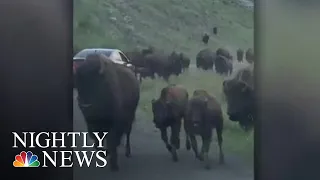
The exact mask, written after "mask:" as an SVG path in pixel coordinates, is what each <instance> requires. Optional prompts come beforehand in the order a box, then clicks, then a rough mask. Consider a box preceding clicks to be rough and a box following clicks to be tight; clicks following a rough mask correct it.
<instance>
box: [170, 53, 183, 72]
mask: <svg viewBox="0 0 320 180" xmlns="http://www.w3.org/2000/svg"><path fill="white" fill-rule="evenodd" d="M168 61H169V62H170V63H171V65H170V66H169V67H168V70H169V71H171V73H172V74H174V75H176V76H178V75H179V74H181V73H182V70H183V66H182V57H181V55H180V54H178V53H177V52H175V51H173V52H172V53H171V55H169V56H168Z"/></svg>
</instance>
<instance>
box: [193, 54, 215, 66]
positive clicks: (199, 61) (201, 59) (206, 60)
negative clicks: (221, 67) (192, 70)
mask: <svg viewBox="0 0 320 180" xmlns="http://www.w3.org/2000/svg"><path fill="white" fill-rule="evenodd" d="M215 59H216V53H215V52H213V51H211V50H210V49H203V50H201V51H200V52H199V53H198V54H197V57H196V65H197V68H202V69H204V70H212V69H213V64H214V63H215Z"/></svg>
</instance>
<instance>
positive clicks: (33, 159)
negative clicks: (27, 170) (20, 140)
mask: <svg viewBox="0 0 320 180" xmlns="http://www.w3.org/2000/svg"><path fill="white" fill-rule="evenodd" d="M13 166H14V167H39V166H40V162H39V161H38V156H37V155H33V153H32V152H31V151H28V152H27V153H26V152H25V151H22V152H21V153H20V154H18V155H16V157H15V161H14V162H13Z"/></svg>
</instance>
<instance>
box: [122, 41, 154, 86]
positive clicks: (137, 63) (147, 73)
mask: <svg viewBox="0 0 320 180" xmlns="http://www.w3.org/2000/svg"><path fill="white" fill-rule="evenodd" d="M153 52H154V49H153V48H151V47H149V48H148V49H143V50H142V51H141V52H140V51H132V52H126V53H125V54H126V56H127V57H128V58H129V59H130V61H131V63H132V65H133V66H134V67H136V69H135V74H136V77H137V76H138V74H139V75H140V76H139V78H140V81H141V80H142V77H150V78H152V79H154V77H155V76H154V72H153V71H152V70H151V69H150V67H149V66H148V63H147V59H146V56H147V55H149V54H152V53H153Z"/></svg>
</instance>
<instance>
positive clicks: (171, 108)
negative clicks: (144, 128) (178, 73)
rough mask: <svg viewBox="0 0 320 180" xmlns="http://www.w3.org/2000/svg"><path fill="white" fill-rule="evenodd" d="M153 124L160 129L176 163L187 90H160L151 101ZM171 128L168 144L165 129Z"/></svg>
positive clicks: (175, 86) (170, 87)
mask: <svg viewBox="0 0 320 180" xmlns="http://www.w3.org/2000/svg"><path fill="white" fill-rule="evenodd" d="M151 103H152V112H153V122H154V124H155V126H156V127H157V128H158V129H160V132H161V139H162V140H163V142H164V143H165V145H166V147H167V149H168V151H169V152H171V154H172V159H173V161H175V162H176V161H178V155H177V149H179V148H180V129H181V122H182V118H183V119H185V110H186V106H187V103H188V92H187V90H186V89H185V88H184V87H182V86H179V85H173V84H171V85H169V86H167V87H165V88H163V89H162V90H161V94H160V97H159V98H158V99H157V100H155V99H153V100H152V101H151ZM168 127H170V128H171V138H170V143H169V142H168V135H167V128H168Z"/></svg>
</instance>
